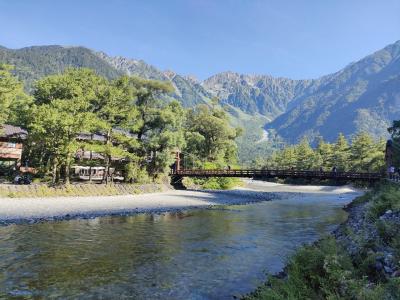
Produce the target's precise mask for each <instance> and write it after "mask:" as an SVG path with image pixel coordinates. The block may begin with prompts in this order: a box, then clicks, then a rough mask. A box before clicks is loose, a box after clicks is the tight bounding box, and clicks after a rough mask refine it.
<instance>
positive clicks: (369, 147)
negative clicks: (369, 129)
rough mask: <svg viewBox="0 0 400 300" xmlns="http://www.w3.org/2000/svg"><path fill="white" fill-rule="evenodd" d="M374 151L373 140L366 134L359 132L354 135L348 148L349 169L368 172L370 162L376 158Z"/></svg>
mask: <svg viewBox="0 0 400 300" xmlns="http://www.w3.org/2000/svg"><path fill="white" fill-rule="evenodd" d="M375 150H376V147H375V145H374V140H373V139H372V137H371V136H370V135H369V134H368V133H366V132H361V133H358V134H357V135H355V136H354V138H353V139H352V141H351V147H350V161H351V169H353V170H357V171H364V172H368V171H370V170H369V168H370V166H371V161H372V159H373V158H374V156H376V153H375ZM382 153H383V151H382Z"/></svg>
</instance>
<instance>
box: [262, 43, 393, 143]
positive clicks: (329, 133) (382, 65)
mask: <svg viewBox="0 0 400 300" xmlns="http://www.w3.org/2000/svg"><path fill="white" fill-rule="evenodd" d="M399 118H400V41H398V42H396V43H394V44H392V45H389V46H387V47H385V48H384V49H382V50H380V51H377V52H375V53H373V54H371V55H369V56H367V57H365V58H363V59H361V60H360V61H358V62H355V63H352V64H350V65H349V66H347V67H346V68H344V69H343V70H340V71H339V72H337V73H335V74H332V75H329V76H326V77H323V78H321V79H320V83H319V84H318V86H317V87H316V88H315V89H314V91H313V92H312V93H310V94H308V95H306V96H301V97H300V98H297V99H295V100H294V101H292V103H291V106H290V108H289V109H288V111H287V112H285V113H284V114H282V115H281V116H279V117H278V118H276V119H275V120H274V121H273V122H271V123H270V124H268V125H267V128H269V129H274V130H276V131H277V133H278V134H279V135H280V136H282V137H283V138H285V139H286V140H287V141H289V142H296V141H298V140H299V139H300V138H301V137H303V136H308V137H309V138H310V139H311V140H312V139H314V138H316V137H317V136H323V137H324V138H326V139H328V140H333V139H334V138H335V137H336V136H337V133H338V132H342V133H344V134H345V135H351V134H353V133H355V132H358V131H368V132H370V133H372V134H374V135H375V136H376V137H382V136H385V135H387V131H386V128H387V127H388V125H389V124H390V122H391V121H392V120H393V119H399Z"/></svg>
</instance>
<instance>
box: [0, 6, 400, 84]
mask: <svg viewBox="0 0 400 300" xmlns="http://www.w3.org/2000/svg"><path fill="white" fill-rule="evenodd" d="M399 39H400V1H399V0H376V1H369V0H291V1H288V0H276V1H269V0H265V1H262V0H226V1H223V0H219V1H218V0H214V1H211V0H186V1H184V0H143V1H135V0H132V1H128V0H115V1H111V0H109V1H100V0H98V1H94V0H80V1H77V0H68V1H67V0H65V1H58V0H53V1H50V0H48V1H47V0H31V1H27V0H0V45H3V46H5V47H8V48H20V47H25V46H31V45H49V44H60V45H80V46H86V47H89V48H91V49H95V50H101V51H104V52H106V53H108V54H110V55H122V56H126V57H129V58H135V59H143V60H144V61H146V62H148V63H150V64H153V65H154V66H156V67H158V68H160V69H162V70H165V69H170V70H174V71H176V72H178V73H181V74H186V75H187V74H191V75H195V76H197V77H198V78H200V79H204V78H206V77H208V76H210V75H212V74H215V73H218V72H222V71H235V72H239V73H251V74H271V75H273V76H284V77H289V78H298V79H300V78H301V79H305V78H316V77H319V76H321V75H325V74H328V73H331V72H335V71H337V70H339V69H340V68H342V67H344V66H346V65H347V64H348V63H350V62H352V61H356V60H358V59H360V58H362V57H363V56H365V55H368V54H370V53H372V52H374V51H376V50H379V49H381V48H383V47H384V46H386V45H387V44H390V43H393V42H395V41H396V40H399Z"/></svg>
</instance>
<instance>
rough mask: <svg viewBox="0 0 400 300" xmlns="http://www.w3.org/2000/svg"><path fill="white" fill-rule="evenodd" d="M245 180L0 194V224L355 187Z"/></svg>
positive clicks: (157, 210)
mask: <svg viewBox="0 0 400 300" xmlns="http://www.w3.org/2000/svg"><path fill="white" fill-rule="evenodd" d="M246 183H247V184H246V187H245V188H240V189H235V190H229V191H194V190H186V191H184V190H169V191H166V192H162V193H149V194H139V195H117V196H89V197H43V198H0V224H10V223H24V222H36V221H42V220H58V219H69V218H76V217H83V218H92V217H97V216H103V215H126V214H132V213H143V212H149V213H150V212H151V213H160V212H165V211H173V210H181V209H190V208H207V207H211V206H216V205H227V204H229V205H233V204H246V203H251V202H257V201H267V200H272V199H279V198H281V197H288V196H291V197H295V196H299V195H300V194H304V193H307V194H309V193H320V194H327V193H328V194H332V195H336V194H343V193H357V190H354V189H353V188H351V187H319V186H291V185H281V184H275V183H267V182H260V181H251V180H250V181H247V182H246Z"/></svg>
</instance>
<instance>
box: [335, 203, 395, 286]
mask: <svg viewBox="0 0 400 300" xmlns="http://www.w3.org/2000/svg"><path fill="white" fill-rule="evenodd" d="M370 206H371V202H365V203H359V202H352V203H350V204H349V205H347V206H346V207H345V210H346V211H347V212H348V214H349V216H348V219H347V221H346V222H345V223H344V224H342V225H340V226H339V227H338V228H337V229H336V230H335V231H334V232H333V233H332V234H333V236H334V237H335V239H336V240H337V241H338V242H339V243H340V244H341V245H342V246H343V247H344V248H345V249H346V251H347V252H348V253H349V255H350V256H351V257H353V258H355V257H356V256H357V255H359V253H360V252H362V251H364V250H365V249H364V248H365V246H366V245H373V247H369V248H370V249H368V253H367V254H368V256H370V257H372V256H375V262H372V263H371V264H370V268H371V269H375V270H374V271H375V272H376V273H377V274H380V275H382V276H384V277H387V278H390V277H400V262H399V261H398V262H396V261H395V259H394V258H395V256H396V253H395V249H393V248H392V247H390V246H388V245H387V244H386V243H384V242H383V241H380V240H381V236H380V235H381V234H380V233H379V229H378V227H377V226H376V222H374V221H372V220H371V218H370V216H369V214H368V212H369V208H370ZM378 222H385V223H391V224H392V225H393V226H396V227H398V228H400V211H397V212H393V211H392V210H390V209H389V210H386V211H385V212H384V213H383V214H382V215H380V216H379V220H378ZM381 224H383V223H381Z"/></svg>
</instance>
